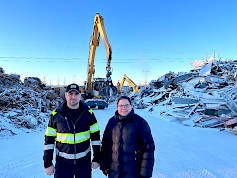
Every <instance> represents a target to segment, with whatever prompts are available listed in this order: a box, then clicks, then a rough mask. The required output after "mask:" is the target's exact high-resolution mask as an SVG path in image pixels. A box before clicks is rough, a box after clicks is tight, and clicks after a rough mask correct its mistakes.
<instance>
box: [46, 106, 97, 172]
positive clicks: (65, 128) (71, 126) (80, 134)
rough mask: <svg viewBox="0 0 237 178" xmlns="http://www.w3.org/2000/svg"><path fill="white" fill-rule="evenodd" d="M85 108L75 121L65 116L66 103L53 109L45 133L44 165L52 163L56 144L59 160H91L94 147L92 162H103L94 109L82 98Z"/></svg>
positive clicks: (86, 162)
mask: <svg viewBox="0 0 237 178" xmlns="http://www.w3.org/2000/svg"><path fill="white" fill-rule="evenodd" d="M79 107H80V108H81V107H82V108H83V112H82V114H81V115H80V117H79V118H78V119H77V120H76V121H75V123H73V122H72V120H71V119H70V118H67V117H66V116H65V111H66V102H64V103H62V104H61V105H60V106H59V107H58V108H57V109H56V110H54V111H52V114H51V116H50V120H49V123H48V126H47V129H46V132H45V143H44V156H43V159H44V167H45V168H47V167H50V166H51V165H53V163H52V160H53V153H54V147H55V148H56V149H55V151H56V160H62V161H64V162H67V163H71V164H88V163H91V146H90V145H92V149H93V160H92V161H93V162H98V163H99V162H100V130H99V126H98V123H97V120H96V118H95V115H94V113H93V111H92V109H90V108H88V106H86V105H85V104H84V103H82V102H81V101H80V103H79Z"/></svg>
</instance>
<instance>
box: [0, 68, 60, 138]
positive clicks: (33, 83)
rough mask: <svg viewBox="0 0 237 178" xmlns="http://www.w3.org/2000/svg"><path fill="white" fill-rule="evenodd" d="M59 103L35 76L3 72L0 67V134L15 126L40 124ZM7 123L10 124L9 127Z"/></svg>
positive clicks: (29, 127)
mask: <svg viewBox="0 0 237 178" xmlns="http://www.w3.org/2000/svg"><path fill="white" fill-rule="evenodd" d="M60 102H62V99H61V98H60V97H59V95H58V94H57V93H56V92H55V91H54V90H53V89H51V88H50V87H46V86H45V85H44V84H42V82H41V81H40V79H39V78H37V77H27V78H25V79H24V82H22V81H21V80H20V75H16V74H5V73H4V70H3V69H2V68H1V67H0V137H1V136H2V135H14V134H16V132H15V129H14V128H16V129H21V128H26V129H36V128H37V127H40V126H44V125H45V121H47V119H48V117H49V115H50V113H51V111H52V109H54V108H55V107H57V106H58V104H59V103H60ZM9 125H10V126H9Z"/></svg>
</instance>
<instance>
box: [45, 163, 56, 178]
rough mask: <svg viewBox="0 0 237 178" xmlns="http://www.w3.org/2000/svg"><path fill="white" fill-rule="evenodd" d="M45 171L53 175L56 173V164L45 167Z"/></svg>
mask: <svg viewBox="0 0 237 178" xmlns="http://www.w3.org/2000/svg"><path fill="white" fill-rule="evenodd" d="M45 172H46V174H47V175H48V176H52V175H53V174H54V173H55V168H54V166H53V165H52V166H50V167H47V168H45Z"/></svg>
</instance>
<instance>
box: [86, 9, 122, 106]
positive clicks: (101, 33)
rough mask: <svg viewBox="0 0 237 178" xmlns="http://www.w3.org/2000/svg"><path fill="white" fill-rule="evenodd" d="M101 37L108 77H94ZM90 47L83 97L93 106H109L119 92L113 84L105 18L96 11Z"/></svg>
mask: <svg viewBox="0 0 237 178" xmlns="http://www.w3.org/2000/svg"><path fill="white" fill-rule="evenodd" d="M100 37H101V38H102V41H103V43H104V46H105V49H106V77H105V78H94V73H95V65H94V62H95V53H96V48H97V46H99V42H100ZM89 48H90V51H89V57H88V67H87V80H86V81H85V93H84V96H83V98H84V99H85V102H86V103H87V105H88V106H90V107H91V108H93V107H96V106H97V107H98V108H99V109H104V108H105V107H107V106H108V103H107V102H108V100H109V98H110V97H111V96H115V95H116V94H117V88H116V87H115V86H114V85H113V82H112V79H111V75H112V68H111V60H112V48H111V46H110V43H109V40H108V37H107V34H106V31H105V27H104V19H103V17H102V16H101V15H100V14H99V13H96V15H95V17H94V26H93V32H92V36H91V39H90V47H89Z"/></svg>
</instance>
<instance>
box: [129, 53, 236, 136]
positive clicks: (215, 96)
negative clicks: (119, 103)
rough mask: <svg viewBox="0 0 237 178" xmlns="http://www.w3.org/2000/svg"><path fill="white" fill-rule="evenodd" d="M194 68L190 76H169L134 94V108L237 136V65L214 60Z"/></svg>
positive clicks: (189, 73) (201, 63)
mask: <svg viewBox="0 0 237 178" xmlns="http://www.w3.org/2000/svg"><path fill="white" fill-rule="evenodd" d="M197 64H198V65H197ZM193 66H194V69H193V70H191V71H190V72H186V73H178V74H176V73H173V72H169V73H167V74H165V75H164V76H161V77H160V78H158V79H157V80H152V81H151V82H150V84H149V86H147V87H146V88H143V89H142V90H141V92H140V93H133V95H132V99H133V101H134V107H135V108H137V109H146V110H147V111H150V112H154V111H158V113H160V114H162V115H166V116H170V117H171V118H174V119H176V120H177V121H180V122H181V123H183V124H184V125H187V126H193V127H202V128H220V130H226V131H229V132H231V133H234V134H237V84H236V81H237V78H236V71H237V70H236V69H237V61H221V60H213V59H212V58H211V59H210V60H208V61H202V62H198V61H196V62H195V63H193ZM158 106H166V107H165V108H166V109H165V110H164V109H163V110H162V109H161V108H162V107H160V108H159V107H158ZM163 108H164V107H163ZM167 108H170V109H167ZM154 113H157V112H154Z"/></svg>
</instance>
